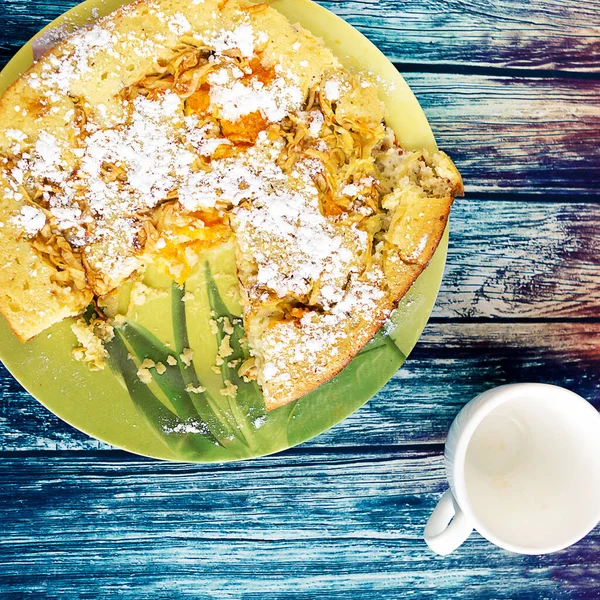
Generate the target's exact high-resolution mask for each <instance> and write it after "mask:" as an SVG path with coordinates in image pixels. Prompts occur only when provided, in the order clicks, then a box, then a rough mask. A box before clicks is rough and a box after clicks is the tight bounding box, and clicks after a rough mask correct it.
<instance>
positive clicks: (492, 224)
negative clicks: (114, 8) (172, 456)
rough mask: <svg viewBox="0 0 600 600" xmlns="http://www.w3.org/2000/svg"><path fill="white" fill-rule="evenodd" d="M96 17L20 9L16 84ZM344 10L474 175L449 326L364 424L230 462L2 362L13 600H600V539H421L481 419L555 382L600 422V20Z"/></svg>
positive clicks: (461, 1)
mask: <svg viewBox="0 0 600 600" xmlns="http://www.w3.org/2000/svg"><path fill="white" fill-rule="evenodd" d="M76 3H77V0H0V25H1V26H2V33H0V67H1V66H3V65H4V63H5V62H6V61H7V60H8V59H9V58H10V57H11V56H12V54H14V52H15V51H16V50H18V48H19V47H20V46H21V45H22V44H23V43H24V42H25V41H26V40H28V39H29V38H30V37H31V36H32V35H33V34H35V33H36V32H37V31H38V30H39V29H40V28H41V27H42V26H43V25H45V24H46V23H47V22H49V21H50V20H52V19H54V18H55V17H57V16H59V15H60V14H61V13H62V12H64V11H65V10H67V9H68V8H70V7H71V6H73V5H75V4H76ZM322 4H323V5H325V6H327V7H328V8H331V9H332V10H333V11H334V12H337V13H338V14H340V15H341V16H343V17H344V18H346V19H347V20H348V21H349V22H351V23H352V24H353V25H355V26H357V27H358V28H359V29H360V30H362V31H363V32H364V33H365V34H366V35H367V37H369V38H370V39H371V40H373V41H374V42H375V43H376V44H377V45H378V46H379V47H380V48H381V49H382V50H383V51H384V53H386V55H387V56H388V57H390V58H391V60H393V61H395V62H396V63H397V66H398V68H399V69H400V71H401V72H403V73H404V74H405V77H406V79H407V81H408V83H409V84H410V85H411V87H412V89H413V90H414V92H415V94H416V95H417V97H418V99H419V101H420V102H421V104H422V106H423V108H424V110H425V112H426V113H427V116H428V118H429V120H430V122H431V125H432V128H433V129H434V132H435V134H436V137H437V140H438V142H439V145H440V147H441V148H443V149H445V150H447V151H448V152H449V153H450V154H451V155H452V156H453V158H454V159H455V160H456V163H457V165H458V166H459V168H460V169H461V171H462V172H463V175H464V176H465V183H466V187H467V191H468V196H467V199H463V200H459V201H457V203H456V205H455V209H454V213H453V217H452V236H451V242H450V249H449V253H448V265H447V269H446V276H445V279H444V282H443V284H442V288H441V292H440V297H439V300H438V304H437V306H436V309H435V312H434V319H433V320H432V321H431V322H430V324H429V325H428V327H427V329H426V331H425V334H424V335H423V337H422V339H421V341H420V342H419V344H418V346H417V348H416V349H415V351H414V352H413V354H412V356H411V357H410V359H409V361H408V362H407V364H406V365H405V366H404V367H403V368H402V369H401V370H400V371H399V372H398V373H397V374H396V376H395V377H394V378H393V379H392V380H391V381H390V383H389V384H388V385H387V386H386V388H384V390H383V391H382V392H381V393H380V394H378V395H377V396H376V397H374V398H373V399H372V400H371V401H370V402H369V403H368V404H367V405H366V406H365V407H364V408H363V409H361V410H360V411H359V412H357V413H356V414H354V415H353V416H352V417H350V418H349V419H347V420H346V421H345V422H343V423H341V424H339V425H338V426H337V427H335V428H333V429H331V430H330V431H328V432H327V433H325V434H323V435H322V436H319V437H318V438H316V439H314V440H312V441H310V442H308V443H306V444H304V445H303V446H301V447H299V448H296V449H293V450H290V451H287V452H285V453H283V454H280V455H277V456H274V457H271V458H268V459H260V460H255V461H250V462H247V463H239V464H232V465H226V466H222V467H219V466H213V465H211V466H193V465H176V464H165V463H157V462H153V461H149V460H144V459H139V458H136V457H134V456H131V455H127V454H125V453H121V452H120V451H115V450H111V449H110V448H109V447H108V446H106V445H103V444H101V443H100V442H97V441H96V440H92V439H91V438H88V437H87V436H86V435H84V434H82V433H80V432H77V431H76V430H74V429H72V428H71V427H70V426H68V425H66V424H65V423H62V422H61V421H60V420H59V419H58V418H56V417H54V416H53V415H52V414H51V413H49V412H48V411H47V410H46V409H45V408H43V407H42V406H41V405H39V404H38V403H37V402H36V401H35V400H33V398H31V397H30V396H29V395H28V394H26V393H25V392H24V391H23V390H22V389H21V388H20V386H19V385H18V384H17V383H16V382H15V381H14V380H13V379H12V378H11V377H10V376H9V375H8V374H7V373H6V371H5V370H4V369H3V368H1V367H0V453H1V455H2V456H1V458H2V461H1V462H0V482H1V483H0V531H2V535H1V536H0V597H2V598H16V599H19V600H21V598H24V597H29V596H32V597H56V598H77V597H90V598H98V597H109V596H113V595H118V596H120V597H125V598H129V597H136V598H145V597H165V598H174V597H180V596H191V597H198V598H236V599H237V598H265V597H269V598H274V599H280V598H294V599H303V598H311V599H312V598H324V597H325V598H336V599H337V598H340V599H341V598H368V599H369V600H371V599H376V598H385V599H386V600H387V599H391V598H411V597H415V598H442V599H444V600H446V599H450V598H481V599H485V600H492V599H496V598H507V599H508V598H510V599H513V600H516V599H529V598H535V599H538V598H539V599H541V598H545V599H546V598H547V599H553V600H554V599H563V598H564V599H566V598H569V599H576V598H577V599H579V598H580V599H582V600H584V599H586V600H587V599H593V598H600V566H599V565H600V530H599V529H598V528H597V529H596V530H595V531H594V532H593V533H592V534H591V535H590V536H588V537H587V538H586V539H585V540H583V541H582V542H580V543H579V544H577V545H576V546H575V547H573V548H571V549H569V550H567V551H564V552H560V553H557V554H554V555H549V556H545V557H525V556H517V555H513V554H509V553H505V552H503V551H500V550H498V549H496V548H494V547H492V546H491V545H490V544H488V543H487V542H485V541H484V540H483V539H482V538H480V537H479V536H473V537H472V538H471V539H470V540H469V541H468V542H467V543H466V544H465V545H464V546H463V547H462V548H461V549H459V550H458V551H457V552H456V553H455V554H453V555H452V556H451V557H447V558H440V557H435V556H434V555H433V554H431V553H430V552H429V551H428V550H427V548H426V546H425V545H424V543H423V541H422V530H423V526H424V523H425V521H426V519H427V517H428V515H429V514H430V512H431V510H432V509H433V507H434V505H435V502H436V501H437V499H438V498H439V494H440V492H441V491H442V490H443V489H444V488H445V486H446V483H445V480H444V473H443V466H442V459H441V453H442V443H443V441H444V438H445V435H446V432H447V429H448V426H449V425H450V422H451V421H452V419H453V418H454V416H455V415H456V413H457V412H458V410H459V409H460V407H461V406H462V405H463V404H464V403H465V402H466V401H468V400H469V399H471V398H472V397H473V396H475V395H476V394H478V393H480V392H481V391H483V390H485V389H487V388H489V387H492V386H495V385H500V384H502V383H509V382H517V381H545V382H548V383H556V384H558V385H563V386H565V387H568V388H570V389H572V390H573V391H575V392H578V393H579V394H581V395H583V396H584V397H586V398H588V399H589V400H591V401H592V402H593V403H594V405H595V406H596V407H600V251H599V249H598V241H597V240H598V232H600V203H599V200H600V194H599V192H598V190H599V189H600V78H599V75H598V74H599V73H600V3H599V2H598V1H596V0H594V1H593V2H588V1H584V0H568V1H565V0H536V2H533V3H531V2H530V3H527V2H521V1H520V0H503V1H502V2H500V1H492V2H485V1H484V0H472V1H470V2H466V0H428V1H427V2H422V1H420V0H406V1H403V2H396V1H395V0H323V1H322ZM490 67H493V68H490Z"/></svg>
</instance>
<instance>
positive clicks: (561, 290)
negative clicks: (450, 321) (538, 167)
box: [433, 195, 600, 319]
mask: <svg viewBox="0 0 600 600" xmlns="http://www.w3.org/2000/svg"><path fill="white" fill-rule="evenodd" d="M450 232H451V234H450V245H449V251H448V258H447V263H446V272H445V274H444V279H443V280H442V286H441V290H440V295H439V297H438V300H437V303H436V307H435V309H434V312H433V316H434V317H449V318H459V317H462V318H470V317H477V318H489V317H504V318H511V319H516V318H553V319H561V318H600V250H599V242H598V239H599V235H600V204H598V203H587V204H585V203H574V204H565V203H561V202H543V201H542V202H523V201H517V200H516V199H515V200H513V201H491V200H483V199H481V198H478V197H477V195H475V196H473V197H470V198H469V199H458V200H457V201H456V202H455V204H454V207H453V209H452V216H451V229H450Z"/></svg>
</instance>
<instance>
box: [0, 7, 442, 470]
mask: <svg viewBox="0 0 600 600" xmlns="http://www.w3.org/2000/svg"><path fill="white" fill-rule="evenodd" d="M121 4H124V2H121V1H119V0H88V1H87V2H84V3H83V4H80V5H79V6H77V7H75V8H74V9H72V10H70V11H69V12H67V13H65V14H64V15H63V16H62V17H60V18H59V19H57V20H56V21H54V22H53V23H51V24H50V25H49V26H48V27H47V28H46V29H45V30H42V32H40V33H39V34H38V35H37V36H36V37H35V38H33V40H31V41H30V42H28V43H27V44H26V45H25V46H24V47H23V48H22V49H21V50H20V51H19V52H18V53H17V54H16V55H15V57H14V58H13V59H12V60H11V62H10V63H9V64H8V65H7V66H6V68H5V69H4V70H3V71H2V73H1V74H0V93H3V92H4V90H5V89H6V88H8V86H9V85H10V84H11V83H12V82H13V81H14V80H15V79H16V78H17V77H18V76H19V75H20V74H21V73H23V72H24V71H26V70H27V69H28V68H29V67H30V65H31V64H32V61H33V47H32V42H34V41H35V40H36V39H38V38H39V37H40V36H41V35H43V33H44V31H47V30H49V29H54V28H55V27H58V26H63V27H65V28H73V27H74V26H77V25H82V24H85V23H89V22H91V21H93V18H94V17H93V15H94V16H96V17H97V16H98V15H100V16H102V15H105V14H108V13H109V12H111V11H112V10H114V9H115V8H117V7H118V6H120V5H121ZM272 5H273V6H274V7H275V8H276V9H277V10H279V11H280V12H282V13H283V14H284V15H286V16H287V17H288V18H289V19H290V20H291V21H292V22H299V23H300V24H301V25H303V26H304V27H305V28H307V29H308V30H310V31H312V32H313V33H314V34H315V35H316V36H319V37H321V38H322V39H323V40H324V41H325V43H326V44H327V45H328V46H329V47H330V48H331V49H332V50H333V51H334V52H335V54H336V55H337V56H338V58H339V59H340V60H341V61H342V62H343V63H344V64H345V65H346V66H347V67H349V68H351V69H360V70H364V71H370V72H371V73H373V74H374V75H375V76H376V78H377V80H378V81H379V82H380V92H381V98H382V99H383V100H384V101H385V103H386V105H387V110H388V122H389V124H390V125H391V126H392V127H393V128H394V130H395V131H396V135H397V136H398V138H399V140H400V142H401V144H402V145H403V146H404V147H406V148H409V149H418V148H423V147H427V148H429V149H431V150H434V149H435V148H436V146H435V140H434V138H433V134H432V132H431V129H430V128H429V125H428V123H427V120H426V118H425V115H424V114H423V112H422V110H421V108H420V106H419V104H418V102H417V100H416V98H415V97H414V95H413V94H412V92H411V91H410V89H409V87H408V85H407V84H406V82H405V81H404V80H403V79H402V77H401V76H400V75H399V73H398V72H397V71H396V69H395V68H394V66H393V65H392V64H391V63H390V62H389V61H388V60H387V59H386V58H385V57H384V56H383V54H381V52H379V50H377V48H376V47H375V46H374V45H373V44H371V43H370V42H369V41H368V40H367V39H366V38H365V37H364V36H363V35H362V34H360V33H359V32H358V31H356V30H355V29H354V28H352V27H351V26H350V25H348V24H347V23H346V22H344V21H343V20H342V19H340V18H339V17H337V16H335V15H334V14H332V13H330V12H329V11H327V10H325V9H324V8H322V7H320V6H318V5H317V4H314V3H313V2H310V1H309V0H276V1H275V2H273V4H272ZM38 41H39V39H38ZM447 247H448V232H447V231H446V234H445V236H444V238H443V240H442V242H441V244H440V246H439V248H438V250H437V252H436V254H435V256H434V258H433V260H432V261H431V263H430V265H429V267H428V268H427V269H426V270H425V271H424V272H423V274H422V275H421V276H420V277H419V279H418V280H417V282H416V283H415V284H414V285H413V287H412V288H411V290H410V291H409V293H408V294H407V296H406V297H405V298H404V300H403V301H402V303H401V304H400V306H399V307H398V309H397V310H396V311H395V312H394V314H393V316H392V318H391V319H390V322H389V323H388V324H387V325H386V326H384V327H383V328H382V330H381V331H380V332H379V333H378V334H377V335H376V336H375V337H374V338H373V340H372V341H371V342H369V344H367V346H366V347H365V348H364V349H363V350H362V351H361V352H360V353H359V354H358V355H357V356H356V358H355V359H354V360H353V361H352V362H351V363H350V364H349V365H348V366H347V367H346V368H345V369H344V370H343V371H342V372H341V373H340V374H339V375H338V376H337V377H335V378H334V379H332V380H331V381H329V382H328V383H326V384H325V385H322V386H321V387H320V388H318V389H317V390H315V391H314V392H312V393H310V394H308V395H306V396H305V397H303V398H301V399H300V400H297V401H296V402H293V403H291V404H289V405H287V406H284V407H282V408H279V409H277V410H274V411H271V412H268V413H267V412H266V411H265V408H264V403H263V399H262V396H261V394H260V390H259V389H258V388H257V386H256V385H255V384H250V383H244V382H243V381H241V380H239V378H238V377H237V373H236V371H235V369H229V368H228V367H227V364H224V365H222V366H221V368H220V372H218V373H216V372H215V370H214V369H213V366H214V363H215V355H216V352H217V347H218V344H219V342H220V339H221V336H222V335H223V331H222V328H221V327H222V326H219V330H218V331H217V333H216V334H215V333H214V332H211V328H210V327H209V317H210V313H211V311H215V312H216V313H217V315H218V316H228V317H230V318H234V317H235V316H236V315H239V314H240V307H239V305H237V303H236V302H235V300H233V299H232V298H231V297H230V295H228V294H227V291H228V290H229V289H230V287H231V286H232V285H233V284H235V283H236V281H237V279H236V276H235V265H234V261H233V257H232V253H231V249H230V248H227V247H225V248H221V249H219V250H216V251H212V252H208V253H206V255H205V256H204V257H203V260H202V261H201V263H200V267H199V268H198V269H197V270H196V272H195V273H194V274H193V275H192V276H191V277H190V279H189V280H188V281H187V282H186V289H185V290H180V289H179V288H178V287H177V286H176V285H173V282H172V281H170V280H169V279H168V278H166V277H165V276H164V275H161V274H160V273H158V272H157V271H154V270H153V269H150V270H149V271H148V272H147V274H146V276H145V283H146V284H147V285H149V286H151V287H153V288H156V289H157V290H158V291H157V292H156V293H155V294H154V295H153V297H152V298H151V299H150V300H148V301H147V302H146V303H145V304H143V305H141V306H135V307H134V308H133V309H130V310H129V312H128V313H127V315H126V323H125V325H124V326H123V327H121V328H120V329H119V330H118V333H117V335H116V336H115V338H114V339H113V340H112V342H111V343H110V360H109V363H110V366H109V367H107V368H106V369H104V370H103V371H98V372H91V371H89V370H88V368H87V366H86V365H84V364H82V363H79V362H76V361H75V360H73V359H72V357H71V351H72V349H73V347H74V346H75V337H74V335H73V334H72V332H71V328H70V325H71V322H72V321H71V320H67V321H64V322H62V323H59V324H57V325H55V326H54V327H52V328H51V329H49V330H48V331H46V332H44V333H42V334H40V335H39V336H37V337H36V338H34V339H33V340H31V341H29V342H27V343H26V344H21V343H20V342H19V341H18V340H17V339H16V338H15V337H14V336H13V334H12V333H11V331H10V329H9V327H8V325H7V323H6V322H5V321H4V319H0V359H1V360H2V361H3V362H4V364H5V365H6V367H7V368H8V369H9V370H10V371H11V373H12V374H13V375H14V376H15V377H16V379H17V380H18V381H19V382H20V383H21V384H22V385H23V386H24V387H25V388H26V389H27V390H28V391H29V392H30V393H31V394H32V395H33V396H34V397H35V398H37V399H38V400H39V401H40V402H41V403H42V404H43V405H44V406H46V407H47V408H48V409H50V410H51V411H52V412H53V413H55V414H56V415H58V416H59V417H60V418H61V419H64V420H65V421H66V422H67V423H70V424H71V425H73V426H74V427H76V428H77V429H80V430H81V431H83V432H85V433H87V434H89V435H91V436H93V437H95V438H98V439H99V440H102V441H104V442H108V443H109V444H112V445H113V446H117V447H119V448H123V449H125V450H128V451H130V452H135V453H137V454H142V455H146V456H152V457H156V458H161V459H167V460H179V461H190V462H216V461H219V462H221V461H229V460H237V459H244V458H251V457H255V456H261V455H264V454H270V453H272V452H277V451H280V450H283V449H285V448H289V447H291V446H295V445H296V444H300V443H301V442H304V441H306V440H308V439H310V438H312V437H314V436H316V435H318V434H319V433H321V432H323V431H325V430H327V429H329V428H330V427H332V426H334V425H335V424H336V423H339V422H340V421H341V420H342V419H344V418H345V417H347V416H348V415H350V414H351V413H353V412H354V411H356V410H357V409H358V408H360V407H361V406H362V405H363V404H364V403H365V402H367V400H369V398H371V397H372V396H373V395H374V394H375V393H376V392H377V391H378V390H379V389H380V388H381V387H383V385H385V383H386V382H387V381H388V380H389V379H390V377H392V375H393V374H394V373H395V372H396V370H397V369H398V368H399V367H400V366H401V365H402V363H403V362H404V360H405V359H406V357H407V356H408V354H409V353H410V351H411V350H412V348H413V347H414V345H415V344H416V342H417V340H418V338H419V336H420V334H421V332H422V331H423V328H424V327H425V324H426V322H427V319H428V318H429V314H430V312H431V310H432V308H433V304H434V302H435V298H436V295H437V291H438V288H439V284H440V281H441V278H442V272H443V268H444V261H445V257H446V250H447ZM185 292H191V293H192V294H193V300H191V301H190V300H188V301H187V302H182V300H181V298H182V295H183V294H184V293H185ZM127 294H128V291H127V289H126V288H124V290H123V291H122V296H123V302H124V303H125V302H126V300H127V298H126V297H127ZM242 334H243V331H242V328H241V326H239V325H236V327H235V331H234V334H233V335H232V342H231V345H232V347H233V349H234V356H233V357H232V358H236V357H241V356H242V355H243V349H242V347H241V346H240V344H239V338H240V337H241V336H242ZM185 347H190V348H191V349H192V350H193V352H194V355H193V362H192V364H191V365H190V366H186V365H185V364H183V363H182V361H181V360H180V361H178V364H176V365H173V366H171V365H169V366H168V368H167V372H166V373H164V374H163V375H161V376H157V375H154V378H153V380H152V382H151V383H149V384H148V385H146V384H143V383H141V382H140V381H139V379H138V377H137V368H138V364H139V359H140V358H146V357H150V358H152V359H153V360H154V361H155V362H159V361H160V362H163V363H164V364H167V362H166V359H167V356H168V355H169V354H171V355H173V356H179V353H180V351H181V349H182V348H185ZM172 362H173V361H172ZM227 379H229V380H230V381H231V382H232V383H234V384H236V385H238V393H237V397H236V398H235V399H232V398H229V397H227V396H223V395H222V394H221V393H220V390H221V389H222V388H223V382H224V381H225V380H227ZM190 385H191V386H192V387H194V388H196V389H198V386H200V385H201V386H202V387H204V388H206V391H205V392H201V393H195V392H188V391H186V388H188V389H189V386H190ZM390 401H393V400H390Z"/></svg>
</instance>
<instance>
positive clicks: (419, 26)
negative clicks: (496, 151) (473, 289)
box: [0, 0, 600, 73]
mask: <svg viewBox="0 0 600 600" xmlns="http://www.w3.org/2000/svg"><path fill="white" fill-rule="evenodd" d="M77 3H78V2H77V0H3V2H2V3H0V22H3V24H4V27H5V28H6V30H5V32H4V34H3V39H2V41H1V42H0V61H2V60H6V59H7V58H9V57H10V56H12V54H14V53H15V52H16V51H17V50H18V49H19V48H20V47H21V45H22V44H23V42H25V41H27V40H28V39H29V38H30V37H32V36H33V35H34V34H35V33H37V32H38V31H39V30H40V29H41V28H42V27H43V26H44V25H46V23H48V22H49V21H51V20H53V19H55V18H56V17H58V16H60V15H61V14H62V13H63V12H65V11H66V10H68V9H69V8H71V7H73V6H75V4H77ZM319 3H320V4H322V5H323V6H325V7H326V8H328V9H330V10H332V11H333V12H335V13H336V14H338V15H340V16H341V17H342V18H344V19H345V20H346V21H348V22H349V23H351V24H352V25H354V26H355V27H356V28H357V29H359V30H360V31H362V33H364V34H365V35H366V36H367V37H368V38H369V39H370V40H371V41H372V42H374V43H375V44H376V45H377V46H378V47H379V48H380V49H381V50H382V51H383V52H384V53H385V54H386V55H387V56H389V57H390V59H391V60H393V61H396V62H400V63H408V64H415V63H419V64H422V65H431V67H432V68H433V67H435V66H439V65H443V66H444V68H448V66H453V67H455V68H461V67H462V68H464V67H469V66H471V67H473V66H475V67H481V66H488V67H502V68H521V69H544V70H564V71H587V72H596V73H597V72H600V5H599V4H598V2H595V1H591V2H590V1H586V0H570V1H569V2H564V1H563V0H536V2H529V3H528V2H522V1H521V0H504V1H502V2H499V1H492V2H490V1H487V0H471V1H467V0H431V1H429V2H422V1H421V0H406V1H404V2H402V3H398V2H396V1H394V0H321V1H320V2H319ZM8 32H10V33H9V34H8V35H7V33H8Z"/></svg>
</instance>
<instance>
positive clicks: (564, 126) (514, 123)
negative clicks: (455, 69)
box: [405, 73, 600, 198]
mask: <svg viewBox="0 0 600 600" xmlns="http://www.w3.org/2000/svg"><path fill="white" fill-rule="evenodd" d="M405 77H406V80H407V82H408V83H409V85H410V86H411V88H412V89H413V91H414V93H415V95H416V96H417V98H418V100H419V102H420V103H421V106H422V107H423V109H424V111H425V113H426V115H427V117H428V119H429V122H430V124H431V127H432V129H433V131H434V133H435V135H436V139H437V141H438V145H439V146H440V148H441V149H443V150H445V151H447V152H448V153H449V154H450V155H451V156H452V158H453V159H454V161H455V162H456V165H457V166H458V168H459V170H460V171H461V173H462V174H463V177H464V180H465V188H466V189H467V191H468V192H503V193H506V192H526V193H531V194H539V195H540V196H543V195H544V194H549V193H550V194H562V195H564V196H565V197H571V198H572V197H575V198H577V197H578V196H579V195H581V194H591V195H597V194H598V189H600V81H585V80H575V79H525V78H511V77H484V76H481V75H454V74H430V73H429V74H423V73H409V74H406V75H405Z"/></svg>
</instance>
